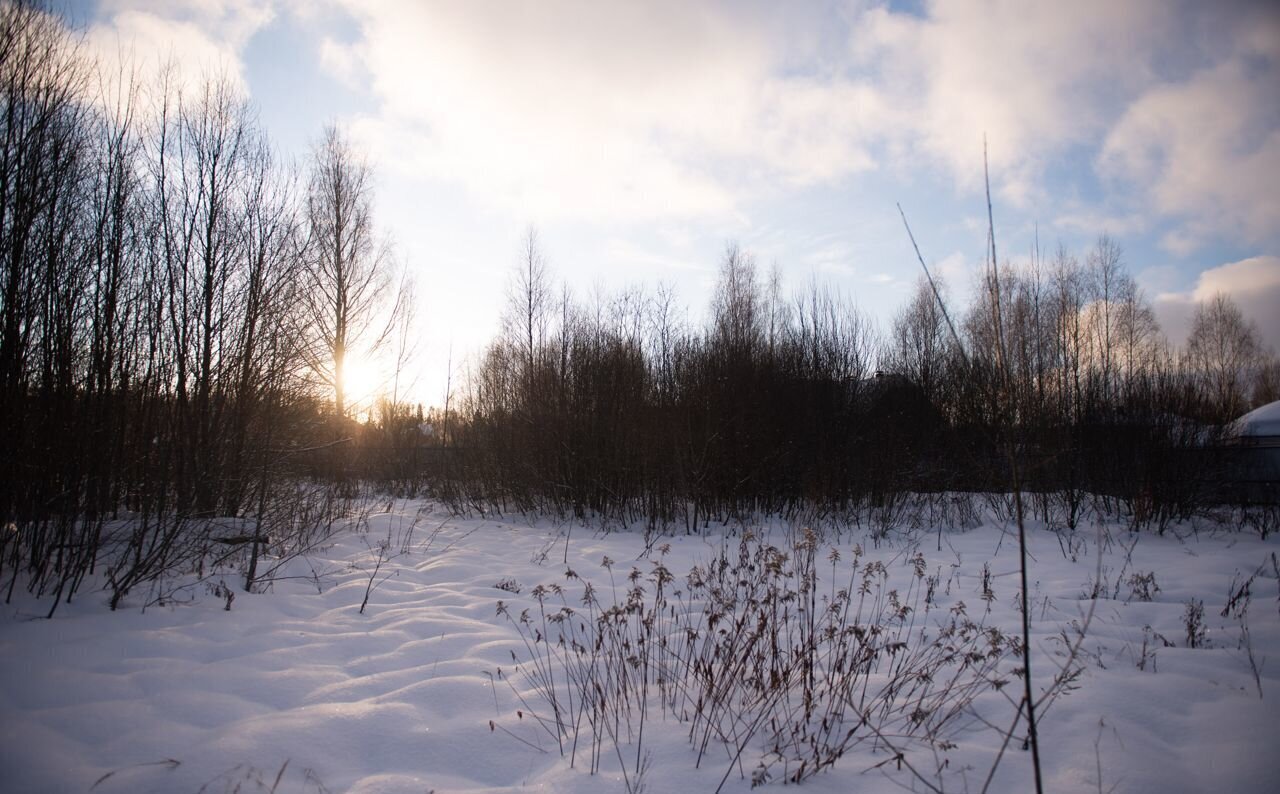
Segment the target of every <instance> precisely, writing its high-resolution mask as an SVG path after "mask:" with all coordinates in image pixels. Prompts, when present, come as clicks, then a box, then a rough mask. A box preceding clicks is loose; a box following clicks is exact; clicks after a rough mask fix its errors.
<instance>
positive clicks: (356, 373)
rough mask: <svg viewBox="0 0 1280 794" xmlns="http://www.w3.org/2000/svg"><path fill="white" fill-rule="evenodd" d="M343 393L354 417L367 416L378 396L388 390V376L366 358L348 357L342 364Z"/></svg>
mask: <svg viewBox="0 0 1280 794" xmlns="http://www.w3.org/2000/svg"><path fill="white" fill-rule="evenodd" d="M342 375H343V391H344V392H345V402H346V408H347V411H348V412H349V413H350V415H352V416H359V415H361V414H367V413H368V412H369V411H370V410H371V409H372V408H373V403H374V401H375V400H376V399H377V398H378V396H379V395H380V394H382V393H384V392H385V391H386V390H387V381H388V378H387V374H386V373H385V372H384V371H383V369H382V367H380V366H379V365H378V362H377V361H375V360H372V359H370V358H368V357H366V356H355V355H351V356H348V357H347V359H346V361H344V362H343V363H342Z"/></svg>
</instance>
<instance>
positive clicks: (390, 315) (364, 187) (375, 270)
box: [302, 125, 408, 417]
mask: <svg viewBox="0 0 1280 794" xmlns="http://www.w3.org/2000/svg"><path fill="white" fill-rule="evenodd" d="M372 181H373V177H372V172H371V170H370V168H369V165H368V163H367V162H366V161H365V160H364V159H363V158H362V157H361V156H360V155H359V154H358V153H357V152H356V151H355V150H354V149H353V148H352V145H351V143H350V141H348V140H347V138H346V137H345V136H344V135H343V133H342V132H341V131H340V130H339V129H338V128H337V127H336V126H332V125H331V126H329V127H327V128H326V129H325V132H324V137H323V138H322V139H321V141H320V142H319V143H318V144H316V146H315V147H314V149H313V151H312V161H311V176H310V183H309V185H308V190H307V200H306V213H305V214H306V229H307V238H306V245H305V248H304V253H303V257H302V259H303V263H304V288H303V290H302V300H303V302H304V304H305V306H306V319H307V321H308V323H309V328H308V330H309V334H308V337H309V339H310V341H311V344H310V346H309V348H308V350H307V351H306V360H307V364H308V365H309V367H310V369H311V371H312V372H313V373H314V374H315V376H316V377H317V378H318V379H319V380H320V382H321V383H322V384H323V385H324V386H326V387H328V388H330V389H332V391H333V406H334V412H335V413H336V414H337V415H338V416H340V417H341V416H345V415H346V414H347V411H348V405H347V397H348V395H347V382H346V372H345V369H346V363H347V360H348V357H349V356H351V355H352V354H353V353H354V354H356V355H372V354H373V353H374V352H376V351H377V350H378V349H379V348H380V347H381V346H382V345H383V343H384V342H386V340H387V339H388V338H389V336H390V335H391V332H392V329H394V328H395V325H396V321H397V319H398V318H399V317H400V316H401V315H402V314H403V312H405V311H407V308H408V296H407V294H406V292H405V290H403V289H401V290H396V289H394V284H395V283H396V282H395V280H394V278H393V275H392V268H393V266H392V262H391V254H390V250H389V248H388V246H386V245H385V244H383V243H380V242H379V241H378V240H377V239H376V237H375V236H374V228H373V209H372V203H373V183H372ZM393 293H394V294H393Z"/></svg>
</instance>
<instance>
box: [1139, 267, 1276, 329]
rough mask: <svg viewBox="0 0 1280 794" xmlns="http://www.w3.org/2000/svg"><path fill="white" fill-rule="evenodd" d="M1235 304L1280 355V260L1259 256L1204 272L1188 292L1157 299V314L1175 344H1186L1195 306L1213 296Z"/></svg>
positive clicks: (1170, 294)
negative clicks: (1223, 297)
mask: <svg viewBox="0 0 1280 794" xmlns="http://www.w3.org/2000/svg"><path fill="white" fill-rule="evenodd" d="M1220 293H1221V294H1223V295H1227V296H1228V297H1230V298H1231V299H1232V300H1233V301H1235V303H1236V305H1237V306H1239V307H1240V311H1241V313H1242V314H1244V316H1245V318H1246V319H1248V320H1251V321H1252V322H1253V323H1255V324H1256V325H1257V328H1258V333H1259V336H1260V337H1261V339H1262V342H1263V343H1264V344H1265V345H1267V346H1269V347H1271V348H1272V349H1273V350H1274V351H1276V352H1280V257H1277V256H1256V257H1252V258H1250V259H1243V260H1241V261H1239V262H1230V263H1228V264H1225V265H1220V266H1218V267H1215V268H1210V269H1208V270H1205V271H1204V272H1202V273H1201V274H1200V276H1199V278H1198V279H1197V281H1196V285H1195V287H1193V288H1192V289H1190V290H1188V291H1186V292H1165V293H1161V294H1160V295H1158V296H1156V299H1155V311H1156V317H1157V319H1159V321H1160V325H1161V327H1162V328H1163V329H1164V331H1165V334H1166V335H1167V336H1168V337H1169V341H1170V342H1171V343H1173V344H1174V345H1182V344H1184V343H1185V342H1186V339H1187V335H1188V334H1189V333H1190V332H1191V323H1192V320H1193V319H1194V317H1195V310H1196V306H1197V305H1198V304H1200V303H1202V302H1204V301H1207V300H1209V299H1210V298H1212V297H1213V296H1214V295H1217V294H1220Z"/></svg>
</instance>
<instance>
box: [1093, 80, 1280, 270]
mask: <svg viewBox="0 0 1280 794" xmlns="http://www.w3.org/2000/svg"><path fill="white" fill-rule="evenodd" d="M1276 66H1277V64H1276V63H1275V62H1274V61H1273V62H1271V63H1267V64H1265V65H1263V66H1259V65H1258V64H1256V63H1253V62H1252V61H1251V59H1249V58H1247V57H1245V56H1242V57H1238V58H1235V59H1233V60H1231V61H1228V62H1226V63H1223V64H1219V65H1217V66H1214V67H1212V68H1209V69H1205V70H1203V71H1200V72H1198V73H1196V74H1195V75H1194V76H1193V77H1191V78H1190V79H1189V80H1187V81H1185V82H1182V83H1178V84H1171V85H1160V86H1157V87H1154V88H1152V89H1151V90H1150V91H1148V92H1146V93H1145V94H1144V95H1143V96H1142V97H1141V98H1140V99H1138V100H1137V101H1135V102H1134V103H1133V104H1132V105H1131V106H1130V107H1129V109H1128V110H1127V111H1126V113H1125V114H1124V116H1123V117H1122V118H1121V119H1120V121H1119V122H1118V123H1117V124H1116V126H1115V127H1114V128H1113V129H1112V131H1111V132H1110V134H1109V135H1108V136H1107V140H1106V143H1105V145H1104V147H1103V149H1102V155H1101V163H1102V167H1103V168H1104V170H1106V171H1108V172H1110V173H1112V174H1114V175H1115V176H1116V177H1117V178H1120V179H1125V180H1136V181H1137V182H1138V184H1140V185H1143V186H1144V188H1145V190H1144V192H1145V193H1146V195H1148V196H1149V197H1150V199H1151V201H1152V202H1153V204H1154V206H1155V208H1156V209H1158V210H1159V211H1160V212H1162V213H1164V214H1166V215H1172V216H1175V217H1178V218H1181V219H1183V222H1182V223H1181V224H1180V225H1179V227H1178V229H1176V230H1175V231H1173V232H1170V233H1169V234H1167V235H1166V237H1165V239H1164V245H1165V247H1166V248H1168V249H1169V250H1171V251H1173V252H1174V253H1178V254H1187V253H1190V252H1191V251H1193V250H1195V249H1196V248H1197V247H1198V246H1199V245H1200V244H1201V243H1202V242H1203V241H1204V239H1205V238H1209V237H1212V236H1218V235H1221V236H1228V235H1239V236H1243V237H1244V239H1245V240H1247V241H1249V242H1258V241H1262V240H1266V239H1268V237H1269V236H1272V235H1274V234H1275V232H1276V227H1277V224H1280V190H1278V189H1277V187H1276V181H1275V175H1276V174H1280V126H1277V108H1278V107H1280V70H1277V69H1276V68H1275V67H1276Z"/></svg>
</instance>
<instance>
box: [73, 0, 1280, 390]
mask: <svg viewBox="0 0 1280 794" xmlns="http://www.w3.org/2000/svg"><path fill="white" fill-rule="evenodd" d="M63 13H64V14H65V15H66V16H67V17H68V18H69V19H71V20H72V22H73V23H74V24H76V25H77V26H79V27H82V28H83V29H85V30H86V31H87V35H86V42H87V44H88V46H89V47H90V48H92V49H94V50H95V51H96V52H97V53H99V54H100V56H101V57H102V58H103V59H104V61H106V62H111V59H112V58H115V59H119V58H120V57H121V55H122V53H126V54H129V55H131V57H132V58H133V59H134V60H135V61H136V62H138V63H139V64H140V68H141V69H142V70H143V72H144V73H145V72H146V70H147V69H149V68H155V67H157V66H158V64H159V63H160V62H161V61H162V60H166V59H168V58H170V57H173V58H176V59H177V60H178V61H179V62H180V64H182V66H183V70H184V73H185V74H187V75H190V76H198V75H201V74H204V73H209V72H213V71H224V72H226V73H228V74H230V75H231V76H232V77H233V79H235V80H236V81H237V82H238V83H239V84H240V85H241V86H242V88H243V89H244V90H245V91H246V92H247V93H248V95H249V96H250V97H251V99H252V100H253V101H254V103H255V104H256V105H257V107H258V110H259V114H260V121H261V123H262V124H263V126H264V127H265V128H266V129H267V131H268V133H269V134H270V136H271V138H272V140H273V141H274V142H275V144H276V146H277V147H278V148H279V149H280V150H281V152H282V154H283V155H284V156H285V157H286V158H296V160H297V162H298V163H299V164H301V165H303V166H305V163H306V160H307V158H308V156H309V153H310V150H311V146H312V144H313V143H314V142H316V141H317V140H318V139H319V137H320V135H321V133H322V131H323V129H324V126H325V125H326V124H329V123H336V124H338V125H339V126H340V127H342V128H343V129H344V130H346V131H347V132H348V134H349V135H350V137H351V139H352V140H353V141H354V142H355V143H356V145H357V146H359V147H360V149H361V150H362V151H363V152H365V153H366V154H367V156H368V158H369V161H370V163H371V164H372V166H373V169H374V174H375V189H376V205H375V223H376V224H377V225H378V228H379V229H380V231H381V233H382V234H384V235H386V236H387V237H388V238H389V239H390V240H391V241H392V242H393V246H394V251H395V254H396V258H397V260H398V261H399V262H400V263H401V264H402V265H403V266H404V267H405V268H407V269H408V271H409V272H410V273H412V274H413V276H414V278H415V280H416V285H417V323H418V331H417V339H418V340H419V342H418V347H417V357H416V360H415V363H414V365H412V367H411V368H410V371H409V372H408V373H406V377H405V378H404V380H403V381H402V383H401V384H400V386H401V391H402V394H405V395H407V396H409V397H410V398H411V399H415V400H419V401H422V402H425V403H427V404H439V403H441V402H442V401H443V395H444V391H445V387H446V383H448V382H450V376H449V373H450V372H451V371H452V373H453V374H452V383H453V385H454V387H455V388H456V387H457V385H458V383H459V381H460V379H461V378H463V377H465V363H466V361H467V360H468V357H471V356H474V355H475V354H476V353H477V352H478V351H479V350H480V349H481V348H482V347H483V346H484V344H485V343H486V342H487V341H488V340H489V339H490V338H491V337H492V336H493V335H494V334H495V333H496V331H497V329H498V327H499V317H500V315H501V312H502V309H503V305H504V302H505V295H506V286H507V284H508V280H509V278H510V275H511V272H512V269H513V268H514V267H515V266H516V264H517V262H518V260H519V257H520V252H521V247H522V243H523V239H524V237H525V234H526V232H527V231H528V230H529V229H530V228H535V229H536V230H537V233H538V237H539V242H540V246H541V250H542V253H543V254H544V256H545V258H546V261H547V264H548V266H549V268H550V271H551V273H552V275H553V276H554V277H555V278H556V279H557V281H558V282H559V283H563V284H567V285H568V287H569V288H570V290H571V291H572V293H573V294H574V295H575V296H577V297H579V298H581V299H584V300H589V299H591V297H592V296H593V295H596V294H599V293H601V292H609V291H614V290H617V289H620V288H625V287H630V286H644V287H647V288H649V289H653V288H655V287H656V286H657V285H659V284H665V285H669V286H672V287H674V288H675V290H676V294H677V297H678V300H679V303H680V304H681V305H683V306H686V307H687V308H688V312H689V319H690V320H691V321H693V322H697V321H699V320H700V319H701V317H702V316H703V312H704V311H705V307H706V305H707V303H708V300H709V296H710V292H711V288H712V286H713V284H714V281H715V275H716V270H717V267H718V265H719V262H720V260H721V258H722V256H723V254H724V251H725V248H726V246H727V245H728V244H730V243H736V244H738V245H739V246H741V247H742V248H743V249H745V250H747V251H749V252H750V253H752V254H753V255H754V257H755V259H756V261H757V263H758V264H759V265H760V267H761V268H762V270H765V271H767V270H768V269H770V268H772V267H774V266H776V267H777V268H778V270H779V271H780V272H781V274H782V277H783V280H784V283H785V284H786V285H787V286H788V287H789V288H793V289H800V288H802V287H804V286H805V285H806V284H808V283H809V282H810V280H811V279H814V278H817V279H818V280H820V281H823V282H826V283H828V284H830V285H831V286H833V287H835V288H836V289H838V290H839V291H840V292H841V293H842V294H844V295H845V296H847V297H848V298H849V299H851V300H852V301H853V302H855V303H856V304H857V305H858V307H859V308H860V309H862V310H863V311H865V312H867V313H868V314H870V315H871V316H872V317H874V318H877V320H878V321H879V322H881V323H882V325H883V326H884V327H886V328H887V325H888V322H889V319H890V318H891V317H892V315H893V312H894V311H895V310H896V309H897V308H898V307H899V306H901V304H902V303H903V302H904V301H905V299H906V297H907V296H908V294H909V293H910V291H911V290H912V289H913V286H914V284H915V281H916V279H917V277H918V275H919V273H920V267H919V264H918V263H917V261H916V257H915V253H914V251H913V250H912V248H911V243H910V240H909V239H908V238H907V235H906V232H905V231H904V229H903V224H902V220H901V217H900V216H899V214H898V209H897V205H898V204H901V206H902V208H903V210H904V211H905V213H906V215H907V217H908V219H909V220H910V223H911V227H912V231H913V232H914V234H915V237H916V240H917V242H918V243H919V246H920V250H921V253H922V254H923V256H924V258H925V260H926V262H928V263H929V265H930V266H931V267H933V268H934V269H935V271H936V272H937V273H940V274H941V275H943V276H944V278H945V279H946V281H947V282H948V284H949V287H950V293H951V295H952V297H953V298H954V299H955V300H956V301H958V302H961V303H963V302H964V301H966V300H967V298H968V296H969V294H970V289H971V285H972V283H973V280H974V278H975V275H976V274H977V273H978V272H980V268H981V263H982V261H983V257H984V255H985V251H986V238H987V223H986V199H985V194H984V183H983V151H984V140H985V142H986V147H987V156H988V160H989V169H990V180H991V188H992V194H993V195H992V198H993V214H994V220H995V227H996V238H997V248H998V250H999V252H1000V256H1001V259H1002V260H1004V259H1008V260H1010V261H1012V262H1014V263H1019V262H1025V261H1026V260H1028V259H1029V258H1030V257H1031V255H1032V254H1033V252H1034V251H1035V250H1036V246H1037V245H1038V246H1039V249H1040V251H1041V252H1042V253H1044V254H1046V255H1047V254H1049V253H1052V252H1053V251H1055V250H1057V248H1058V247H1059V246H1060V245H1061V246H1064V247H1065V248H1066V249H1067V250H1069V251H1071V252H1074V253H1076V254H1077V255H1078V256H1080V257H1081V258H1083V256H1084V255H1085V254H1086V253H1087V251H1088V249H1089V248H1090V247H1091V246H1092V245H1093V244H1094V242H1095V241H1096V240H1097V239H1098V237H1099V236H1100V235H1102V234H1108V235H1110V236H1111V237H1112V238H1113V239H1114V240H1116V241H1117V242H1118V243H1119V244H1120V246H1121V247H1122V249H1123V251H1124V264H1125V265H1126V267H1127V269H1128V270H1129V272H1130V273H1132V274H1133V275H1134V277H1135V278H1136V280H1137V282H1138V284H1139V286H1140V287H1141V288H1142V289H1143V291H1144V293H1145V294H1146V296H1147V297H1148V299H1150V300H1151V302H1152V303H1153V305H1154V307H1155V309H1156V314H1157V317H1158V319H1159V320H1160V321H1161V324H1162V327H1163V328H1164V330H1165V332H1166V334H1167V335H1168V336H1169V337H1170V339H1171V341H1172V342H1173V343H1175V344H1180V343H1181V342H1182V341H1184V340H1185V337H1186V334H1187V331H1188V329H1189V326H1190V322H1191V318H1192V317H1193V315H1194V309H1195V305H1196V302H1197V301H1200V300H1204V299H1206V298H1208V297H1211V296H1212V295H1214V294H1215V293H1217V292H1225V293H1227V294H1229V295H1230V296H1231V297H1232V298H1233V299H1235V300H1236V302H1237V303H1238V304H1239V305H1240V307H1241V308H1242V310H1243V311H1244V313H1245V314H1246V316H1247V317H1248V318H1250V319H1251V320H1252V321H1253V322H1255V323H1256V324H1257V326H1258V328H1259V331H1260V333H1261V335H1262V337H1263V339H1264V341H1265V342H1266V343H1267V344H1268V345H1270V346H1271V347H1272V348H1274V349H1277V350H1280V187H1278V186H1277V185H1278V184H1280V183H1278V182H1277V176H1278V175H1280V6H1277V5H1276V4H1274V3H1272V4H1268V3H1265V2H1257V3H1244V2H1229V1H1228V2H1215V3H1203V2H1176V1H1175V0H1125V2H1115V0H1104V1H1100V2H1094V0H1080V1H1078V2H1072V3H1061V2H1043V3H1040V2H1025V1H1017V0H1015V1H1012V2H982V1H980V0H954V2H944V3H933V2H905V3H888V4H886V3H882V2H865V1H864V0H847V1H846V2H788V3H773V2H763V1H762V2H693V1H692V0H685V1H683V2H680V1H678V0H673V1H672V2H665V0H654V1H651V2H644V3H624V2H591V1H590V0H541V2H518V1H516V0H509V1H507V2H496V1H490V0H471V1H469V2H429V1H427V0H314V1H310V0H170V1H169V2H164V1H163V0H150V1H148V0H96V1H95V0H73V1H72V2H69V3H67V4H65V5H64V7H63ZM190 79H196V78H195V77H191V78H190ZM406 383H407V384H410V385H409V386H406Z"/></svg>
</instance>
